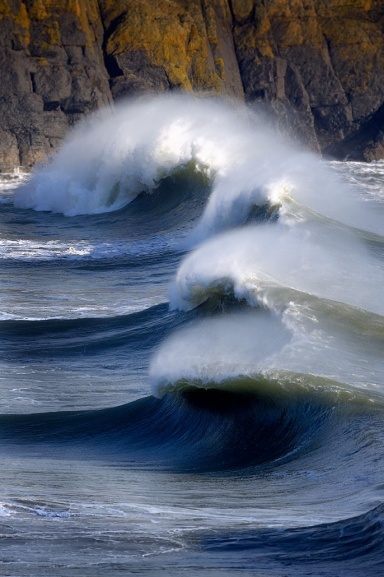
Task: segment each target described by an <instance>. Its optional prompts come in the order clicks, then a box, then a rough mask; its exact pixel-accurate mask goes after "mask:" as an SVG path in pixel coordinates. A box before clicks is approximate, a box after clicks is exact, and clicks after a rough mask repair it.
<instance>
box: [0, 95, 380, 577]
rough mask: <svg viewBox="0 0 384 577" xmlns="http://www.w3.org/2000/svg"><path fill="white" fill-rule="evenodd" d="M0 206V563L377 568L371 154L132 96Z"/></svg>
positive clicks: (184, 569) (78, 571) (27, 568)
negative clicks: (363, 156)
mask: <svg viewBox="0 0 384 577" xmlns="http://www.w3.org/2000/svg"><path fill="white" fill-rule="evenodd" d="M0 219H1V226H0V258H1V267H0V275H1V280H0V295H1V297H0V298H1V301H0V325H1V332H0V366H1V372H0V379H1V407H0V463H1V466H0V526H1V529H0V575H2V576H12V577H37V576H38V577H43V576H50V577H52V576H53V575H55V576H59V577H67V576H68V577H69V576H71V577H74V576H82V577H88V576H89V577H105V576H106V575H108V576H110V577H114V576H118V575H119V576H120V575H131V574H132V575H133V574H134V575H143V576H146V575H148V576H149V575H151V576H152V575H153V576H156V577H158V576H162V575H164V576H166V577H172V576H175V577H176V576H180V575H186V576H192V575H193V576H194V575H202V576H212V577H213V576H214V577H216V576H217V577H219V576H220V577H224V576H229V575H231V576H232V575H234V574H239V575H242V576H253V577H266V576H275V577H290V576H295V577H297V576H299V577H302V576H335V575H337V576H343V575H352V576H366V575H373V574H374V575H377V576H378V575H384V355H383V352H384V316H383V315H384V297H383V286H384V162H376V163H370V164H368V163H367V164H364V163H356V162H348V161H345V162H335V161H326V160H322V159H320V158H319V157H318V156H316V155H314V154H312V153H310V152H308V151H305V150H302V149H300V147H299V146H297V145H294V144H292V143H290V142H289V141H288V140H284V139H283V138H282V137H278V136H276V134H275V133H274V131H273V128H271V127H270V126H269V125H268V119H266V118H263V117H262V116H261V115H260V114H259V113H258V112H257V111H254V110H252V109H247V108H245V107H240V106H235V105H234V103H228V104H224V103H220V102H218V101H215V100H206V99H201V98H196V99H193V98H187V97H182V96H180V95H178V96H177V95H176V96H172V95H168V96H163V97H156V98H144V99H141V100H136V101H135V100H132V101H129V102H126V103H124V104H121V105H120V106H119V107H118V108H117V109H116V110H115V111H109V112H107V111H103V112H100V113H98V114H97V115H95V116H93V117H92V118H90V119H88V120H87V122H86V123H85V124H83V125H82V126H81V127H78V128H76V129H74V131H73V133H72V134H71V136H70V137H69V139H68V140H67V141H66V142H65V143H64V145H63V146H62V148H61V149H60V151H59V152H58V153H57V154H56V155H55V156H53V158H52V159H51V160H50V161H49V162H48V163H47V164H46V165H44V166H41V167H39V168H37V169H36V170H35V171H34V172H33V174H31V175H24V174H22V173H21V174H16V173H15V174H11V175H2V176H1V182H0Z"/></svg>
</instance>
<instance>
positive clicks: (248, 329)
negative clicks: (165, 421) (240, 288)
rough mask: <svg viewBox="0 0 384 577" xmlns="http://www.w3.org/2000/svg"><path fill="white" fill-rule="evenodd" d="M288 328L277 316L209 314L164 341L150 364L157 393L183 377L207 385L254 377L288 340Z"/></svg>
mask: <svg viewBox="0 0 384 577" xmlns="http://www.w3.org/2000/svg"><path fill="white" fill-rule="evenodd" d="M290 336H291V335H290V332H289V331H288V330H287V329H286V328H285V327H284V326H283V324H282V323H281V321H280V320H279V319H278V318H276V317H275V318H273V317H268V316H264V317H263V316H261V315H258V316H256V315H255V314H251V313H249V312H248V313H237V314H230V315H226V316H222V317H216V318H210V319H205V320H204V321H200V322H197V323H196V324H195V325H192V326H189V327H187V328H185V329H183V330H180V331H178V332H177V333H175V334H174V335H172V336H171V337H169V338H168V339H167V340H165V341H164V342H163V343H162V345H161V347H160V349H159V350H158V351H157V354H156V355H155V357H154V358H153V360H152V362H151V367H150V380H151V385H152V392H153V394H154V395H156V396H162V395H163V394H164V393H166V392H168V391H171V390H173V389H174V388H176V389H178V388H181V387H180V382H179V381H180V380H188V381H193V382H194V383H195V384H197V385H199V386H202V387H204V385H208V384H209V386H210V387H214V386H217V387H220V386H221V383H222V381H224V380H228V379H231V378H236V377H238V376H239V375H242V376H254V375H257V374H258V373H260V372H262V371H263V369H264V367H265V366H268V365H269V364H271V363H272V359H273V358H274V356H275V355H276V354H278V352H279V351H280V350H281V349H282V348H283V347H284V346H285V345H286V344H287V343H288V342H289V339H290Z"/></svg>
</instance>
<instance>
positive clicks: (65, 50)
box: [0, 0, 384, 171]
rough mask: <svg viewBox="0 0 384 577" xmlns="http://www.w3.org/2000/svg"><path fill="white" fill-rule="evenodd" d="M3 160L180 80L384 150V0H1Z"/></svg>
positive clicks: (307, 132) (20, 159) (10, 162)
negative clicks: (114, 104)
mask: <svg viewBox="0 0 384 577" xmlns="http://www.w3.org/2000/svg"><path fill="white" fill-rule="evenodd" d="M0 74H1V80H2V81H1V86H0V170H3V171H4V170H10V169H12V168H13V167H15V166H19V165H21V166H24V167H26V168H30V167H32V166H33V165H35V164H36V163H38V162H41V161H43V160H44V159H45V158H46V157H47V155H49V154H50V153H52V152H53V151H54V150H55V149H56V148H57V146H58V145H59V143H60V142H61V140H62V138H63V137H64V136H65V135H66V134H67V133H68V131H69V130H70V128H71V126H73V125H74V124H75V123H76V122H78V121H79V120H80V119H81V118H83V117H84V115H86V114H88V113H89V112H91V111H94V110H96V109H98V108H99V107H102V106H108V105H110V104H111V103H112V102H113V101H114V100H117V99H119V98H121V97H124V96H128V95H134V94H140V93H143V92H146V93H147V92H154V93H158V92H162V91H168V90H179V91H198V92H200V93H203V94H208V95H212V94H220V95H226V96H229V97H233V98H237V99H239V98H240V99H245V100H246V101H247V102H249V103H253V104H254V105H255V106H256V105H257V106H259V107H261V108H262V109H264V110H265V111H267V112H268V114H269V115H270V118H271V121H272V122H274V123H275V124H276V125H277V126H278V127H279V129H280V130H282V131H285V132H288V133H290V134H294V135H295V138H296V140H298V141H300V142H301V143H302V144H304V145H305V146H309V147H310V148H312V149H314V150H317V151H321V152H322V153H324V154H326V155H330V156H334V157H339V158H340V157H341V158H343V157H345V156H349V157H350V158H354V159H365V160H373V159H378V158H384V2H383V1H382V0H156V1H155V0H140V2H139V1H137V0H120V1H119V2H116V1H114V0H61V1H60V2H57V0H24V1H22V0H0Z"/></svg>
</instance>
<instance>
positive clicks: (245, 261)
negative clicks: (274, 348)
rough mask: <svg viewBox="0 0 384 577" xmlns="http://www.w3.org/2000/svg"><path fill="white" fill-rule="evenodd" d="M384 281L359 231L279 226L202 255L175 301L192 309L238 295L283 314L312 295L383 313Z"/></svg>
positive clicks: (231, 237)
mask: <svg viewBox="0 0 384 577" xmlns="http://www.w3.org/2000/svg"><path fill="white" fill-rule="evenodd" d="M335 271H337V274H335ZM383 283H384V270H383V266H382V264H381V265H379V263H378V262H377V261H376V259H375V258H372V256H371V255H370V254H369V252H368V250H367V249H366V248H365V246H364V245H363V244H362V243H361V242H360V240H359V239H358V238H356V237H355V236H354V235H353V234H352V233H350V232H346V231H344V230H342V229H341V230H340V229H339V228H338V227H337V226H332V225H329V224H328V223H321V224H314V223H312V225H311V226H308V225H307V223H305V224H302V225H297V226H295V227H286V226H283V225H279V224H277V223H274V224H269V225H263V226H252V227H246V228H243V229H241V230H240V229H239V230H235V231H231V232H229V233H225V234H222V235H218V236H216V237H215V238H214V239H212V240H210V241H207V242H206V243H204V244H203V245H201V246H200V247H199V248H197V249H195V250H194V251H193V252H192V253H191V254H189V255H188V256H187V257H186V258H185V259H184V261H183V262H182V263H181V265H180V267H179V270H178V272H177V274H176V278H175V281H174V282H173V284H172V285H171V286H170V289H169V297H170V306H171V308H173V309H177V308H178V309H182V310H189V309H192V308H194V307H195V306H198V305H199V304H201V303H203V302H204V301H205V300H207V299H208V298H209V297H211V296H217V295H219V296H220V295H222V296H223V297H224V296H225V294H226V293H229V294H230V293H232V292H233V293H234V295H235V297H236V298H237V299H239V300H242V299H245V300H246V301H247V302H248V303H249V304H250V305H253V306H254V305H261V306H266V307H268V308H270V309H271V310H276V311H283V310H284V309H285V308H286V306H287V305H288V304H289V303H290V302H291V301H296V302H299V301H302V300H305V298H306V296H307V295H308V296H313V297H318V298H322V299H328V300H331V301H338V302H341V303H345V304H346V305H350V306H355V307H360V308H362V309H365V310H367V311H371V312H374V313H378V314H382V313H383V312H384V308H383V301H382V298H381V291H382V286H383Z"/></svg>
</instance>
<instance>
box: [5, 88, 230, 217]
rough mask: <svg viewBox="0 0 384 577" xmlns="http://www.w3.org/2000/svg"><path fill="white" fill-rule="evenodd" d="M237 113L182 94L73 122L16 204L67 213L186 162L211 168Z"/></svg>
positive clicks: (124, 196) (86, 210) (123, 200)
mask: <svg viewBox="0 0 384 577" xmlns="http://www.w3.org/2000/svg"><path fill="white" fill-rule="evenodd" d="M239 116H241V114H240V113H237V112H236V111H235V110H232V111H229V110H228V109H227V108H226V107H222V106H219V105H217V104H214V103H213V102H204V103H203V102H201V100H197V99H192V98H185V97H184V98H181V97H171V96H165V97H162V98H160V97H159V98H157V99H155V100H149V99H148V100H144V101H140V102H131V103H130V104H126V105H124V106H122V107H119V108H117V109H116V110H115V111H114V112H109V113H108V114H107V113H105V114H104V117H103V118H102V119H101V120H100V119H94V121H93V122H91V123H88V124H87V125H86V126H83V127H82V128H80V129H78V130H77V131H76V132H75V133H74V134H73V135H72V137H71V138H70V139H69V140H68V141H67V142H66V144H65V145H64V146H63V147H62V149H61V150H60V151H59V152H58V154H57V156H55V157H54V159H53V160H52V161H51V163H50V164H48V165H47V166H45V167H42V168H40V169H39V170H37V171H36V173H35V174H34V175H33V177H32V178H31V179H30V180H29V182H28V183H27V184H26V185H25V186H23V187H21V188H20V189H19V190H18V191H17V193H16V194H15V197H14V202H15V205H16V206H18V207H23V208H34V209H36V210H47V211H52V212H61V213H64V214H66V215H69V216H70V215H78V214H93V213H101V212H108V211H113V210H116V209H118V208H121V207H122V206H124V205H126V204H128V203H129V202H131V201H132V200H133V199H134V198H135V197H136V196H137V195H138V194H139V193H140V192H142V191H152V190H154V189H155V188H156V187H157V185H158V183H159V181H160V180H161V178H163V177H164V176H166V175H167V174H169V173H171V172H172V171H173V170H174V169H176V168H177V167H180V166H183V165H185V164H186V163H188V162H191V161H194V162H195V163H196V165H197V166H198V167H201V169H204V170H207V171H208V172H211V173H212V174H213V173H214V172H216V171H217V170H219V169H220V168H222V167H223V166H224V165H225V164H226V163H227V162H228V158H229V157H230V156H231V149H233V146H232V145H230V143H229V142H227V143H225V141H226V140H227V139H226V137H225V135H226V134H227V133H228V132H229V133H234V132H235V127H236V126H237V122H238V121H239ZM220 142H222V143H224V144H222V146H219V143H220Z"/></svg>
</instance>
